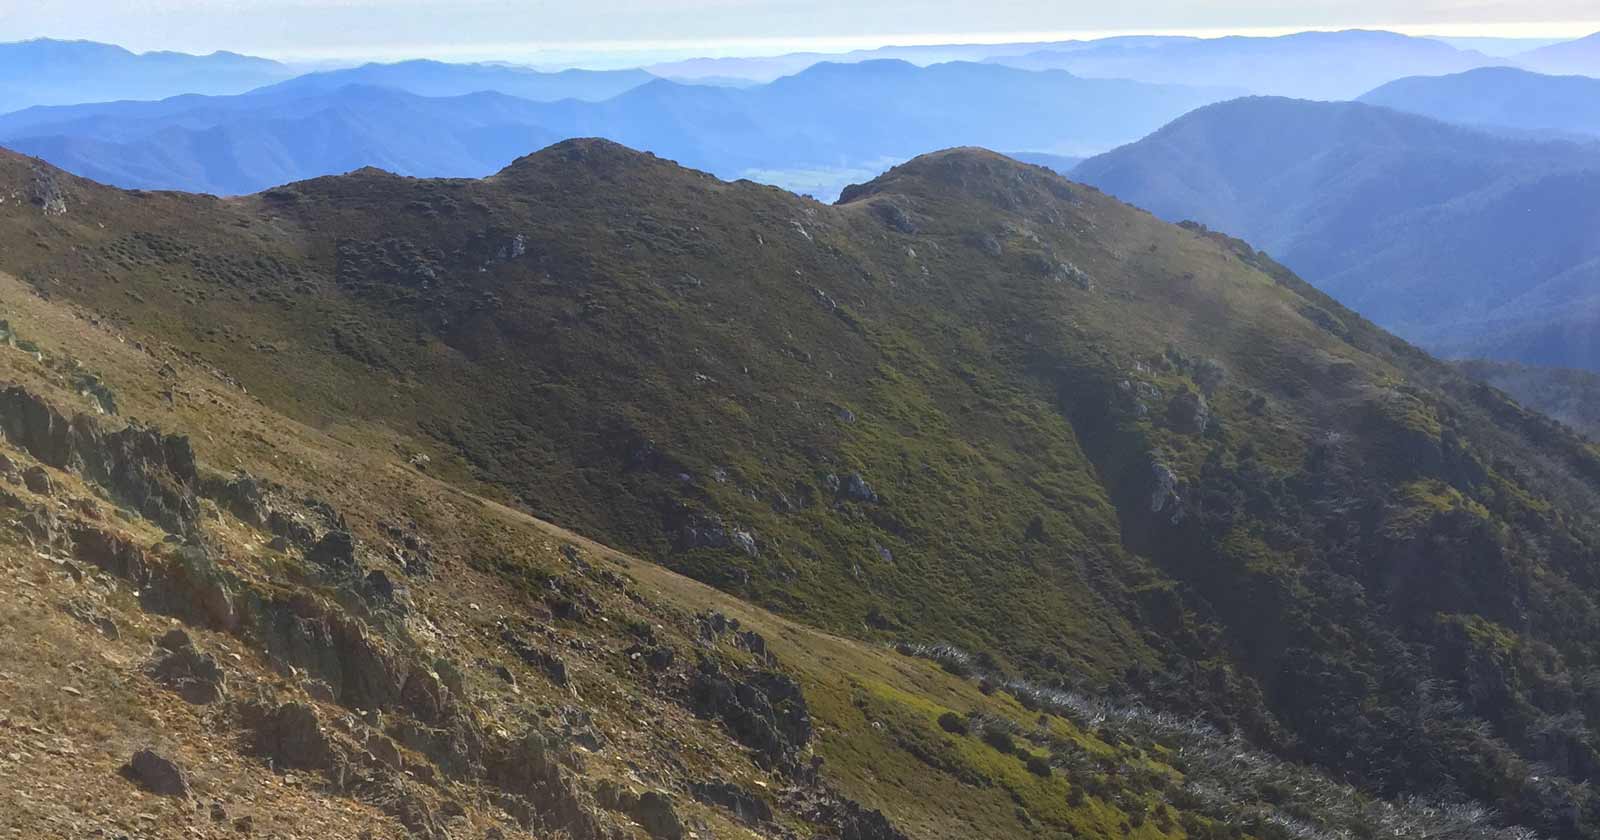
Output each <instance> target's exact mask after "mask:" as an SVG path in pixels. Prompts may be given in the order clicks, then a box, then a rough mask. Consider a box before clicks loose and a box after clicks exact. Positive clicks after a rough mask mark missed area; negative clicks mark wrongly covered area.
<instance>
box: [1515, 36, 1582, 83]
mask: <svg viewBox="0 0 1600 840" xmlns="http://www.w3.org/2000/svg"><path fill="white" fill-rule="evenodd" d="M1516 61H1517V63H1518V64H1519V65H1521V66H1523V67H1527V68H1528V69H1530V70H1537V71H1539V72H1541V73H1562V74H1575V75H1580V76H1600V32H1596V33H1594V34H1593V35H1590V36H1588V37H1586V38H1579V39H1577V40H1575V41H1564V42H1562V43H1559V44H1551V45H1550V46H1548V47H1541V48H1539V49H1536V50H1530V51H1528V52H1525V53H1522V54H1521V55H1518V56H1517V57H1516Z"/></svg>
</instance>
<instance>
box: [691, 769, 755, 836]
mask: <svg viewBox="0 0 1600 840" xmlns="http://www.w3.org/2000/svg"><path fill="white" fill-rule="evenodd" d="M689 792H690V793H692V794H694V798H695V799H697V800H699V801H701V802H704V803H706V804H708V805H717V806H721V807H723V808H726V809H727V810H729V811H731V812H733V815H734V817H736V818H737V819H738V820H739V821H740V822H742V823H745V824H747V825H755V824H757V823H764V822H771V820H772V806H771V805H769V804H767V801H766V800H765V799H762V798H761V797H759V796H756V795H755V794H753V793H751V792H750V791H747V790H745V789H744V788H742V787H739V786H738V785H736V784H734V783H732V782H727V781H723V780H721V779H716V780H713V781H710V782H695V783H694V784H692V785H690V786H689Z"/></svg>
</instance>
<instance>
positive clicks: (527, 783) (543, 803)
mask: <svg viewBox="0 0 1600 840" xmlns="http://www.w3.org/2000/svg"><path fill="white" fill-rule="evenodd" d="M576 762H577V759H576V757H575V756H573V755H572V754H571V751H570V750H566V749H563V748H561V747H560V746H558V745H557V744H556V743H554V742H553V741H552V740H551V739H549V738H547V737H546V736H545V735H544V734H543V733H541V732H539V731H537V730H529V731H528V733H527V734H525V735H524V736H523V737H522V738H519V739H516V740H513V741H506V742H502V743H500V744H498V745H495V746H493V747H492V748H491V749H490V750H489V751H488V754H487V755H486V756H485V762H484V765H485V771H486V774H487V776H488V778H489V780H490V781H491V782H493V783H494V784H496V785H498V786H499V787H500V788H501V789H502V790H505V791H510V792H511V793H508V794H506V795H505V796H503V797H501V799H500V804H501V806H502V807H504V808H505V810H506V811H507V813H510V814H511V815H512V816H513V817H515V818H516V819H517V821H518V822H519V823H521V824H522V825H523V827H525V828H535V827H537V828H540V829H543V831H544V832H545V833H550V834H554V833H557V832H566V835H567V836H569V837H571V838H572V839H573V840H600V838H602V837H606V836H608V835H607V833H606V831H605V830H604V829H603V828H602V827H601V825H600V821H599V818H598V817H597V816H596V815H595V814H594V812H593V811H592V810H591V808H590V806H589V804H588V803H587V801H586V797H585V796H584V795H583V794H582V793H580V791H579V788H578V785H577V782H576V781H575V780H574V778H573V777H572V775H571V774H570V773H569V772H568V771H567V769H566V768H567V767H569V766H572V765H574V764H576Z"/></svg>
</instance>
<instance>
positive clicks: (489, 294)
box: [0, 141, 1600, 836]
mask: <svg viewBox="0 0 1600 840" xmlns="http://www.w3.org/2000/svg"><path fill="white" fill-rule="evenodd" d="M4 172H5V173H6V174H5V178H8V179H10V181H9V183H11V184H13V185H14V187H13V188H14V189H15V191H16V194H17V195H19V196H23V197H26V196H27V194H28V191H29V190H31V189H36V181H37V179H38V177H39V176H38V175H37V174H36V170H35V169H33V168H32V166H31V164H29V163H27V162H26V161H21V160H8V161H6V166H5V168H4ZM49 177H50V178H52V179H54V181H55V182H56V184H57V188H58V190H59V191H60V192H61V193H62V194H63V196H64V198H65V201H66V205H67V213H66V214H65V215H54V216H52V215H45V214H41V213H40V212H38V211H37V209H36V208H34V207H32V206H29V205H28V204H27V203H26V202H25V201H23V202H17V203H9V202H8V204H7V205H5V206H4V207H0V231H3V233H0V242H3V243H5V250H4V252H3V253H0V264H3V265H4V267H5V268H7V269H9V270H12V271H15V272H17V273H19V274H20V275H22V276H24V277H26V278H27V279H29V280H30V281H31V282H32V283H34V285H35V286H36V287H37V288H40V289H41V290H44V291H46V292H47V293H49V294H51V295H54V296H61V297H64V298H68V299H70V300H72V301H74V302H77V303H80V304H82V305H85V306H89V307H91V308H92V309H93V310H94V311H96V312H99V313H102V314H103V315H104V316H105V317H109V318H111V319H113V320H115V321H118V322H122V323H125V324H127V325H129V326H130V327H132V328H134V329H137V330H139V331H141V332H142V333H144V334H146V335H150V336H152V337H154V338H156V339H158V340H162V341H168V342H171V343H173V344H174V345H177V346H179V347H181V348H184V349H185V350H187V351H191V352H194V353H197V354H199V355H200V356H202V357H203V358H205V359H206V360H209V361H210V362H212V363H214V364H216V365H217V366H219V367H220V368H221V369H222V370H224V371H226V373H227V374H228V375H231V376H234V377H237V378H238V379H239V380H240V381H242V382H244V383H245V384H246V385H247V386H248V387H249V388H250V389H251V391H252V392H253V393H255V394H257V395H258V396H260V397H261V398H262V399H264V400H265V401H266V402H267V403H269V404H271V405H273V406H276V407H278V408H280V409H282V410H284V411H285V412H287V413H289V414H291V415H293V416H295V417H297V418H299V419H302V420H305V421H308V422H311V423H314V424H318V425H322V426H324V427H326V428H328V429H329V430H330V431H332V432H333V433H334V434H336V435H337V434H341V433H346V434H350V435H355V434H357V432H355V431H354V429H356V427H358V426H361V425H364V424H369V423H377V424H381V425H384V426H387V427H388V428H389V429H391V430H392V431H393V432H394V433H395V434H396V435H397V436H399V437H400V438H401V442H400V443H398V444H396V446H397V447H398V448H399V449H400V450H402V451H401V452H399V453H397V454H399V455H402V456H407V457H409V456H410V455H412V454H414V453H419V452H420V453H424V454H427V455H429V456H430V457H431V458H432V460H431V462H430V463H431V466H430V469H433V470H434V471H436V472H437V473H438V474H439V475H441V476H442V477H445V478H447V479H450V480H454V481H459V482H463V483H465V484H467V485H468V486H472V487H476V488H482V489H486V490H488V491H489V492H492V493H495V494H498V495H499V496H500V497H501V498H503V499H506V500H508V501H512V502H515V503H517V504H520V505H522V506H524V507H525V508H526V509H528V510H531V511H532V512H535V513H537V514H539V515H540V516H543V517H545V518H547V519H551V520H553V521H558V522H562V523H564V524H568V525H570V526H572V527H574V528H575V529H577V530H579V531H581V532H583V533H585V534H586V535H589V536H593V537H596V538H600V539H603V540H605V541H607V542H610V543H612V544H615V545H618V546H621V547H624V548H627V549H630V550H633V551H636V552H639V553H642V554H645V555H647V556H650V557H653V558H658V559H660V560H661V561H662V562H664V563H666V564H668V565H669V566H671V567H673V568H675V569H678V570H681V571H684V572H687V573H688V574H690V575H692V576H694V577H696V578H698V579H700V580H703V581H707V582H711V583H713V584H715V585H717V586H718V587H720V588H722V589H724V590H726V591H728V592H730V593H733V594H737V595H739V596H741V597H745V598H748V599H751V600H753V601H755V602H757V603H760V604H763V605H766V606H769V607H772V608H775V609H777V610H779V611H780V612H783V613H786V614H788V615H790V616H793V617H796V618H800V619H803V620H805V621H807V622H809V623H812V624H815V625H818V626H821V627H824V628H827V629H831V630H835V631H840V632H843V633H846V634H849V635H854V636H858V637H864V638H868V639H881V640H889V639H896V640H899V639H910V640H924V641H951V642H955V643H956V644H958V645H960V646H962V647H964V648H967V649H969V650H972V651H974V652H977V653H980V654H983V655H985V662H987V663H988V665H987V667H989V668H991V669H992V670H996V671H1004V672H1007V673H1012V674H1022V675H1026V676H1028V677H1030V678H1031V679H1033V680H1035V681H1036V682H1039V683H1043V684H1047V685H1052V686H1057V687H1082V688H1087V689H1091V690H1093V691H1096V692H1109V693H1111V694H1113V695H1116V696H1124V697H1138V698H1142V699H1144V700H1146V701H1148V702H1152V703H1156V704H1159V705H1160V706H1162V707H1163V708H1168V709H1172V710H1175V711H1178V712H1182V713H1185V714H1193V715H1198V716H1201V717H1204V718H1205V719H1207V720H1209V721H1211V722H1213V723H1214V724H1215V725H1217V726H1220V727H1223V728H1225V729H1227V730H1230V731H1237V732H1240V733H1242V734H1243V735H1244V736H1246V737H1248V738H1249V739H1251V740H1252V741H1253V742H1254V743H1256V744H1258V745H1260V746H1263V747H1266V748H1269V749H1272V750H1275V751H1276V752H1278V753H1279V754H1280V755H1286V756H1291V757H1295V758H1298V759H1303V760H1307V761H1312V762H1315V763H1317V764H1319V765H1322V766H1323V767H1326V768H1329V769H1331V770H1332V771H1334V772H1335V773H1337V774H1338V775H1339V776H1340V777H1341V778H1345V779H1348V780H1350V781H1352V782H1354V783H1357V784H1358V785H1361V786H1363V787H1364V788H1366V789H1368V790H1371V791H1377V792H1382V793H1386V794H1402V793H1408V792H1410V793H1416V792H1430V793H1431V792H1437V791H1439V790H1440V789H1441V787H1442V790H1443V792H1444V793H1445V794H1446V795H1447V796H1451V797H1457V796H1459V797H1468V798H1472V799H1476V800H1479V801H1483V802H1487V803H1491V804H1494V805H1495V806H1497V807H1499V808H1501V809H1502V810H1503V811H1504V812H1505V813H1506V815H1507V816H1508V818H1510V819H1514V820H1517V821H1520V822H1523V823H1525V824H1528V825H1531V826H1534V827H1536V828H1538V829H1540V830H1545V831H1550V832H1552V833H1558V834H1563V835H1567V836H1585V835H1584V832H1587V831H1590V830H1591V829H1588V828H1585V827H1584V826H1586V825H1592V824H1593V822H1592V821H1590V822H1583V821H1581V820H1580V821H1579V822H1577V823H1572V822H1571V821H1569V820H1568V819H1567V816H1568V815H1571V814H1578V815H1583V814H1589V813H1592V812H1594V809H1596V808H1597V807H1600V806H1597V803H1596V801H1595V800H1594V798H1593V794H1591V793H1589V792H1588V790H1587V788H1584V787H1581V786H1580V785H1579V784H1578V783H1580V782H1581V781H1582V780H1584V779H1587V778H1588V777H1589V774H1590V770H1589V768H1590V767H1600V752H1596V750H1595V747H1594V744H1595V733H1596V731H1597V730H1596V727H1595V722H1597V721H1600V706H1595V705H1593V704H1592V703H1591V701H1590V699H1589V696H1590V695H1589V694H1588V693H1587V692H1588V691H1589V689H1588V688H1586V686H1589V685H1592V684H1597V683H1595V682H1594V680H1595V679H1596V675H1597V673H1600V672H1597V670H1596V662H1597V661H1600V660H1597V656H1600V653H1597V649H1596V648H1595V647H1594V642H1593V639H1596V638H1600V608H1597V600H1596V584H1597V581H1595V580H1594V579H1593V578H1592V573H1591V572H1590V571H1589V569H1590V568H1591V566H1592V563H1593V560H1594V559H1595V558H1594V549H1593V545H1594V544H1595V536H1596V529H1595V522H1594V520H1593V519H1592V513H1591V511H1592V510H1593V507H1594V502H1595V501H1596V493H1595V491H1596V484H1595V482H1596V481H1597V478H1600V460H1597V458H1596V453H1595V452H1594V450H1593V449H1592V448H1591V447H1590V446H1589V445H1588V444H1587V443H1585V442H1583V441H1582V440H1581V439H1579V438H1576V437H1575V436H1573V435H1572V434H1570V433H1569V432H1567V431H1565V430H1564V429H1562V428H1561V427H1559V426H1558V425H1556V424H1554V423H1551V422H1550V421H1546V420H1544V419H1542V418H1540V417H1538V416H1537V415H1533V414H1530V413H1528V412H1526V411H1524V410H1522V409H1521V408H1519V407H1518V406H1516V405H1515V404H1514V403H1512V402H1510V401H1509V400H1508V399H1506V398H1505V397H1504V396H1503V395H1500V394H1499V393H1498V392H1495V391H1492V390H1490V389H1488V388H1485V387H1482V386H1479V385H1476V384H1473V383H1471V382H1469V381H1467V380H1465V379H1463V378H1461V377H1460V376H1458V375H1457V374H1456V373H1455V372H1454V371H1452V370H1451V369H1450V368H1448V367H1446V366H1443V365H1440V364H1438V363H1436V362H1434V361H1433V360H1431V359H1429V358H1428V357H1426V356H1425V355H1423V354H1422V353H1420V352H1418V351H1416V350H1415V349H1413V348H1411V347H1409V346H1408V345H1406V344H1404V343H1403V342H1400V341H1399V340H1397V339H1395V338H1393V337H1392V336H1389V335H1387V334H1385V333H1382V332H1381V331H1379V330H1377V329H1376V328H1374V327H1372V326H1371V325H1370V324H1368V323H1367V322H1365V321H1364V320H1362V319H1361V318H1360V317H1359V316H1357V315H1355V314H1354V313H1352V312H1349V311H1348V310H1345V309H1343V308H1342V307H1340V306H1339V305H1338V304H1337V303H1335V302H1333V301H1332V300H1330V299H1328V298H1326V297H1325V296H1323V295H1320V294H1318V293H1317V292H1315V291H1313V290H1312V289H1310V288H1309V287H1308V286H1306V284H1304V283H1303V282H1301V281H1299V280H1298V279H1297V278H1295V277H1294V276H1293V275H1291V274H1289V273H1288V272H1287V271H1285V270H1284V269H1283V268H1282V267H1281V266H1278V265H1277V264H1275V263H1273V262H1272V261H1271V260H1270V259H1269V258H1267V257H1265V256H1264V255H1262V254H1259V253H1257V252H1255V251H1254V250H1253V249H1251V248H1250V247H1249V246H1247V245H1245V244H1244V243H1241V242H1238V241H1235V240H1229V239H1227V238H1226V237H1221V236H1218V235H1215V234H1212V233H1210V232H1208V231H1205V230H1204V229H1200V228H1197V227H1189V228H1187V229H1186V228H1179V227H1174V226H1169V225H1166V224H1163V223H1161V222H1159V221H1157V220H1156V219H1154V218H1153V217H1151V216H1149V215H1147V214H1144V213H1141V212H1139V211H1136V210H1134V209H1132V208H1129V207H1126V206H1124V205H1121V204H1119V203H1117V202H1115V201H1113V200H1111V199H1109V198H1107V197H1105V196H1103V195H1101V194H1099V193H1097V192H1095V191H1093V190H1091V189H1088V188H1085V187H1081V186H1078V185H1074V184H1070V183H1068V182H1066V181H1064V180H1062V179H1060V178H1058V177H1056V176H1054V175H1052V174H1049V173H1048V172H1047V171H1045V170H1042V169H1039V168H1035V167H1027V166H1023V165H1020V164H1017V163H1015V162H1013V161H1009V160H1007V159H1004V158H1001V157H999V156H997V155H993V154H990V153H987V152H981V151H976V150H954V151H950V152H943V153H939V154H935V155H930V156H925V157H923V158H919V159H917V160H915V161H913V162H911V163H909V164H907V165H905V166H903V167H899V168H897V169H895V170H893V171H891V172H890V173H888V174H886V175H885V176H883V177H881V178H879V179H877V180H876V181H874V182H872V183H870V184H868V185H865V186H863V187H860V188H856V189H852V190H850V191H847V192H846V195H845V198H844V200H843V201H842V203H841V204H839V205H837V206H833V207H828V206H823V205H820V204H816V203H814V202H810V201H807V200H804V199H800V198H796V197H794V196H792V195H789V194H786V193H782V192H780V191H777V190H773V189H768V188H762V187H757V186H755V185H751V184H744V183H741V184H726V183H723V182H720V181H716V180H715V179H712V178H710V177H708V176H704V175H701V174H699V173H693V172H689V171H686V170H682V169H680V168H677V167H676V166H674V165H672V164H670V163H667V162H664V161H660V160H657V159H654V158H651V157H649V156H642V155H638V154H636V153H633V152H630V151H627V150H625V149H622V148H620V147H616V146H613V145H610V144H606V143H603V142H599V141H573V142H569V143H565V144H561V145H559V146H556V147H552V148H551V149H548V150H545V151H543V152H540V153H538V154H536V155H533V156H531V157H529V158H525V159H523V160H521V161H519V162H518V163H516V164H514V165H513V166H512V167H510V168H508V169H507V170H506V171H505V172H503V173H501V174H500V175H498V176H496V177H494V178H491V179H488V180H485V181H419V180H413V179H404V178H397V177H393V176H388V175H384V174H382V173H376V172H360V173H355V174H352V175H350V176H345V177H341V178H332V179H322V180H318V181H311V182H306V183H302V184H296V185H291V186H288V187H284V188H282V189H278V190H273V191H270V192H268V193H265V194H262V195H260V196H255V197H251V198H247V199H240V200H236V201H228V202H220V201H215V200H208V199H200V198H193V197H188V196H180V195H146V194H130V193H118V192H113V191H108V190H103V189H100V188H96V187H94V186H92V185H89V184H87V183H85V182H78V181H73V180H71V179H68V178H66V176H62V175H59V174H53V175H50V176H49ZM347 427H348V429H350V431H348V432H345V431H343V430H344V429H346V428H347ZM1475 622H1484V623H1483V624H1478V623H1475ZM1475 627H1493V628H1495V631H1494V634H1492V637H1493V638H1495V639H1497V640H1499V642H1503V643H1499V642H1497V644H1496V645H1495V646H1494V648H1493V650H1492V651H1490V650H1488V649H1486V648H1485V647H1484V646H1483V645H1481V644H1479V641H1480V640H1481V639H1483V638H1485V637H1486V636H1485V634H1484V633H1482V632H1471V628H1475ZM1462 628H1467V629H1462ZM1423 686H1427V688H1426V690H1423V689H1422V688H1421V687H1423ZM859 694H860V702H861V703H864V704H867V705H868V706H871V707H873V708H878V709H880V711H881V712H882V715H883V717H884V718H886V719H889V720H891V721H899V720H921V721H922V723H924V724H925V723H926V722H927V721H926V719H927V718H929V716H930V715H931V718H932V719H934V720H937V718H938V717H939V714H941V713H942V712H940V711H939V710H938V709H935V708H933V707H929V706H919V705H918V704H917V703H914V702H910V701H909V700H908V699H907V698H905V697H900V696H898V695H896V694H894V693H893V692H885V691H883V690H882V689H881V688H879V687H875V686H874V685H872V684H871V683H870V682H863V683H862V684H861V686H860V688H859ZM852 702H853V701H852ZM907 737H908V738H911V739H912V740H913V741H917V739H924V740H925V739H926V738H927V737H928V733H927V732H923V733H922V734H920V735H916V736H914V737H913V736H911V735H907ZM942 743H944V742H942V741H939V740H937V739H935V740H930V741H927V743H926V744H925V745H924V746H925V747H926V749H927V751H928V754H929V755H933V756H939V755H942V756H944V757H943V758H939V759H937V760H938V761H941V762H944V763H947V764H949V765H950V766H952V767H961V766H967V765H970V764H972V763H973V762H975V761H977V758H975V757H974V756H972V755H969V754H967V753H965V752H963V751H962V749H957V748H955V747H949V746H948V745H945V746H941V744H942ZM952 750H954V751H953V752H952ZM861 760H864V759H861ZM985 761H987V759H985ZM1540 762H1543V763H1544V764H1545V765H1548V766H1552V767H1555V768H1556V772H1554V773H1543V772H1538V771H1536V770H1535V767H1536V766H1538V763H1540ZM979 763H982V762H979ZM1008 766H1009V765H1008ZM1019 766H1022V765H1020V764H1019ZM991 771H993V772H991ZM863 772H865V771H863ZM995 772H998V771H994V768H992V767H989V768H987V769H985V770H984V771H983V775H984V776H985V777H993V776H994V774H995ZM958 775H959V774H958ZM1002 775H1003V774H1002ZM1441 780H1442V782H1441ZM1016 781H1017V783H1018V784H1020V783H1021V782H1022V781H1025V780H1021V779H1019V780H1016ZM1029 784H1035V783H1034V782H1029Z"/></svg>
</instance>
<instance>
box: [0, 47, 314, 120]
mask: <svg viewBox="0 0 1600 840" xmlns="http://www.w3.org/2000/svg"><path fill="white" fill-rule="evenodd" d="M293 74H294V71H293V69H292V68H290V67H288V66H286V65H283V64H279V63H278V62H275V61H268V60H267V59H262V58H252V57H250V56H244V55H238V54H235V53H228V52H216V53H212V54H210V55H187V54H184V53H175V52H151V53H143V54H136V53H132V52H129V51H128V50H125V49H123V48H121V47H116V46H111V45H109V44H97V43H94V42H91V41H55V40H48V39H40V40H34V41H19V42H13V43H6V44H0V113H4V112H6V111H15V110H18V109H20V108H27V107H30V106H33V105H61V104H72V103H79V102H104V101H108V100H115V99H160V98H163V97H169V96H175V95H178V94H183V93H201V94H234V93H243V92H245V91H247V90H250V89H252V88H257V87H260V86H262V85H267V84H272V83H274V82H278V81H282V80H283V79H286V78H289V77H290V76H292V75H293Z"/></svg>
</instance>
